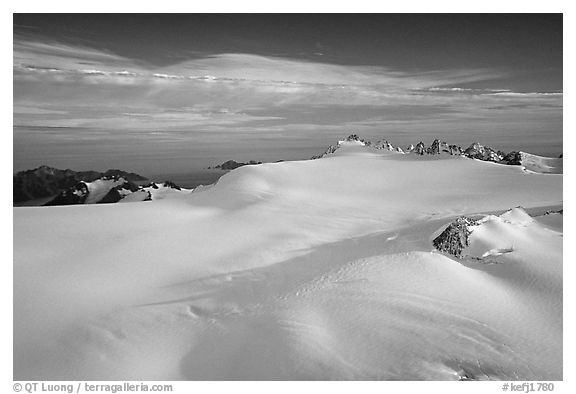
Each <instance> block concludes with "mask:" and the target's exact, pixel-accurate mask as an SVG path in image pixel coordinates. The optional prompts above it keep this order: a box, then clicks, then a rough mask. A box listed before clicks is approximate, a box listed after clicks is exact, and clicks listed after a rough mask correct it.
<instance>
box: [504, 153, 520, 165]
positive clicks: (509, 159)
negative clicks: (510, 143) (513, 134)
mask: <svg viewBox="0 0 576 394" xmlns="http://www.w3.org/2000/svg"><path fill="white" fill-rule="evenodd" d="M500 163H502V164H508V165H511V166H519V165H521V164H522V153H521V152H518V151H512V152H510V153H508V154H506V155H504V157H503V158H502V160H500Z"/></svg>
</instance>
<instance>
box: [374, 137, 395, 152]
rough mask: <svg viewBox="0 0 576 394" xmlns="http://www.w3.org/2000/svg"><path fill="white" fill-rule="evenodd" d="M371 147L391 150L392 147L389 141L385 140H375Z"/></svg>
mask: <svg viewBox="0 0 576 394" xmlns="http://www.w3.org/2000/svg"><path fill="white" fill-rule="evenodd" d="M373 147H374V148H375V149H387V150H389V151H393V150H394V147H393V146H392V144H391V143H389V142H388V141H387V140H380V141H378V142H376V143H375V144H374V145H373Z"/></svg>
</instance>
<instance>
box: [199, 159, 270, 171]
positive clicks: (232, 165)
mask: <svg viewBox="0 0 576 394" xmlns="http://www.w3.org/2000/svg"><path fill="white" fill-rule="evenodd" d="M256 164H262V162H261V161H255V160H250V161H249V162H248V163H240V162H237V161H235V160H228V161H225V162H224V163H222V164H218V165H217V166H214V167H208V169H217V170H234V169H236V168H238V167H242V166H249V165H256Z"/></svg>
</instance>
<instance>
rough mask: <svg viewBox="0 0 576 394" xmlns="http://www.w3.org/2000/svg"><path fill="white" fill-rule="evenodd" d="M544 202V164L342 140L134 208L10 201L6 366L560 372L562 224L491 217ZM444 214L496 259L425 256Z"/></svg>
mask: <svg viewBox="0 0 576 394" xmlns="http://www.w3.org/2000/svg"><path fill="white" fill-rule="evenodd" d="M561 204H562V175H554V174H536V173H527V172H525V171H523V170H522V168H521V167H517V166H504V165H496V164H493V163H487V162H482V161H476V160H469V159H466V158H463V157H459V156H445V157H440V156H429V157H428V156H424V157H416V156H414V155H403V154H400V153H397V152H390V151H388V150H386V149H383V150H375V149H370V148H368V147H367V146H365V145H364V144H362V143H358V142H357V141H343V142H341V143H340V144H339V148H338V149H337V150H335V151H334V152H333V153H332V154H330V155H329V156H326V157H325V158H323V159H320V160H309V161H296V162H282V163H273V164H263V165H254V166H244V167H241V168H238V169H236V170H234V171H231V172H230V173H228V174H226V175H224V176H223V177H222V178H220V180H219V181H218V182H217V183H216V184H215V185H213V186H212V187H206V188H201V189H198V190H196V191H195V192H193V193H181V194H178V195H174V196H172V198H169V199H163V200H157V201H154V200H153V201H151V202H148V203H145V204H114V205H86V206H67V207H42V208H33V207H23V208H14V379H15V380H65V379H78V380H90V379H99V380H115V379H122V380H163V379H166V380H178V379H190V380H192V379H200V380H206V379H223V380H235V379H237V380H244V379H251V380H253V379H257V380H269V379H271V380H283V379H302V380H318V379H322V380H325V379H395V380H397V379H400V380H412V379H418V380H420V379H422V380H458V379H460V380H466V379H505V380H510V379H522V380H560V379H562V229H561V223H560V224H558V220H557V218H555V217H552V216H553V215H547V216H549V218H548V219H546V220H543V221H542V222H540V221H539V220H540V218H541V217H540V216H539V217H536V218H531V217H529V216H528V215H527V214H526V213H525V212H514V211H512V212H511V213H510V214H508V216H506V214H505V215H501V214H502V213H503V212H505V211H506V210H508V209H509V208H511V207H516V206H518V205H521V206H523V207H524V208H525V210H526V212H529V213H530V212H532V214H534V212H540V211H542V213H543V211H544V210H546V209H548V208H550V207H553V206H560V205H561ZM550 209H551V208H550ZM462 215H481V216H483V217H488V218H489V219H486V221H485V222H483V223H482V224H481V225H480V226H478V229H475V230H474V231H473V232H472V234H471V236H470V244H469V246H468V249H466V250H465V253H466V254H467V255H469V256H480V257H482V256H484V257H486V256H488V255H490V258H491V259H496V261H495V263H494V264H485V263H484V262H482V261H479V260H478V261H477V260H466V261H464V260H460V259H457V258H454V257H452V256H449V255H444V254H442V253H440V252H438V251H435V249H434V247H433V245H432V239H434V237H435V235H437V234H438V232H439V231H441V230H442V229H443V228H444V227H445V226H446V225H447V224H448V223H450V222H451V221H452V220H454V219H455V218H457V217H459V216H462ZM487 215H488V216H487ZM489 215H493V216H489ZM498 215H501V216H498ZM560 216H561V215H560ZM542 217H543V216H542ZM79 224H81V225H79ZM507 249H511V252H510V253H504V252H502V253H501V254H500V255H497V254H498V253H496V252H494V253H491V254H490V253H489V254H488V255H486V253H487V252H490V251H498V250H500V251H503V250H504V251H505V250H507ZM485 255H486V256H485Z"/></svg>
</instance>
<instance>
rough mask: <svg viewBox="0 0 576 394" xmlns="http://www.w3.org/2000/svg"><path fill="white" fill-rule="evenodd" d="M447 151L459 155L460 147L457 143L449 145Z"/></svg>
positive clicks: (460, 152)
mask: <svg viewBox="0 0 576 394" xmlns="http://www.w3.org/2000/svg"><path fill="white" fill-rule="evenodd" d="M448 153H450V154H451V155H461V154H462V148H460V147H459V146H458V145H449V146H448Z"/></svg>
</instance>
